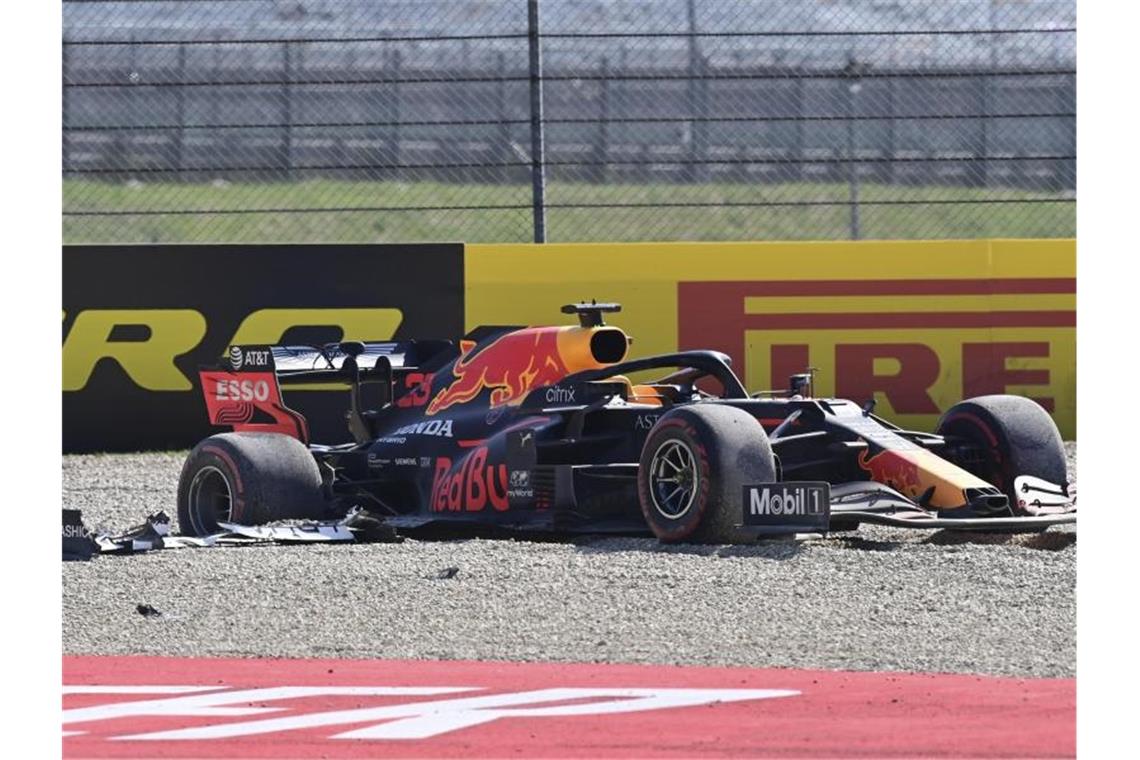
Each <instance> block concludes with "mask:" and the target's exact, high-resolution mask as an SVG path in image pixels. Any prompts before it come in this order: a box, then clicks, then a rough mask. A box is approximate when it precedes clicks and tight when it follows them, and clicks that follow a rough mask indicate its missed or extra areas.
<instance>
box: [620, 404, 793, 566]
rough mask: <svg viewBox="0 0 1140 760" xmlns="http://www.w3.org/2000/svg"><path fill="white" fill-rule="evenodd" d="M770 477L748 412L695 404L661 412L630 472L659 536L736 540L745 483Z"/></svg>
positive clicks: (764, 443)
mask: <svg viewBox="0 0 1140 760" xmlns="http://www.w3.org/2000/svg"><path fill="white" fill-rule="evenodd" d="M775 480H776V460H775V457H774V456H773V454H772V446H771V444H770V443H769V442H768V435H767V433H765V432H764V428H763V427H761V426H760V422H759V421H758V420H757V419H756V418H755V417H753V416H752V415H750V414H748V413H747V412H745V411H743V410H741V409H737V408H735V407H731V406H725V405H722V404H696V405H692V406H684V407H679V408H677V409H673V410H671V411H669V412H667V413H666V414H665V415H663V416H662V417H661V419H660V420H658V422H657V424H656V425H655V426H654V427H653V430H652V431H650V433H649V435H648V437H647V438H646V440H645V447H644V448H643V449H642V452H641V461H640V465H639V467H638V473H637V492H638V501H639V502H640V503H641V513H642V515H643V516H644V517H645V522H646V523H647V524H648V525H649V527H650V529H651V530H652V531H653V533H654V535H656V536H657V538H658V539H660V540H661V541H663V542H669V543H671V542H677V541H691V542H694V543H711V544H725V543H739V542H742V541H749V540H752V539H753V538H754V534H753V532H751V531H746V530H743V529H742V528H741V527H740V523H741V522H742V520H743V498H744V486H745V485H748V484H755V483H770V482H773V481H775Z"/></svg>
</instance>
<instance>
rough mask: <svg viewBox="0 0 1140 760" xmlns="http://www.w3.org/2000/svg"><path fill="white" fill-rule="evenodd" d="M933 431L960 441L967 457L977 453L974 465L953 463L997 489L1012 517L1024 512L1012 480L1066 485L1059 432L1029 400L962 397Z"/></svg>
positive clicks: (971, 460)
mask: <svg viewBox="0 0 1140 760" xmlns="http://www.w3.org/2000/svg"><path fill="white" fill-rule="evenodd" d="M936 432H937V433H938V434H939V435H945V436H948V437H956V438H959V439H963V440H965V441H966V442H967V444H968V446H969V450H970V451H971V453H975V452H980V454H981V456H980V460H979V461H974V459H975V458H974V457H969V458H965V459H961V460H960V461H955V463H956V464H958V465H959V466H961V467H963V468H965V469H967V470H969V471H971V472H973V473H974V474H975V475H977V476H978V477H980V478H982V479H983V480H985V481H987V482H989V483H992V484H993V485H995V486H997V487H998V488H1000V489H1001V490H1002V492H1003V493H1004V494H1005V495H1006V496H1007V497H1009V503H1010V505H1011V506H1012V508H1013V511H1014V513H1016V514H1024V513H1025V510H1024V509H1022V508H1021V507H1020V506H1018V498H1017V493H1016V490H1015V489H1014V487H1013V480H1014V478H1016V477H1017V476H1019V475H1032V476H1033V477H1035V478H1041V479H1043V480H1047V481H1049V482H1050V483H1056V484H1057V485H1066V484H1067V483H1068V477H1069V475H1068V463H1067V461H1066V459H1065V444H1064V441H1063V440H1061V433H1060V431H1059V430H1057V425H1056V423H1054V422H1053V418H1052V417H1050V416H1049V413H1048V412H1046V411H1045V410H1044V409H1042V408H1041V406H1040V405H1039V404H1037V403H1036V402H1035V401H1032V400H1030V399H1027V398H1023V397H1021V396H1007V395H994V396H978V397H977V398H972V399H967V400H966V401H962V402H960V403H957V404H955V405H954V406H952V407H950V409H949V410H948V411H947V412H946V414H944V415H942V419H941V420H939V422H938V429H937V431H936Z"/></svg>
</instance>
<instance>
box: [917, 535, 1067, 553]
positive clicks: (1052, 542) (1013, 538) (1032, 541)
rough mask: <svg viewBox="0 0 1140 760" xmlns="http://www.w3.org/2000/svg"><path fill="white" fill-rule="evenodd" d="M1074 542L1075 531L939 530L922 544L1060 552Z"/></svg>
mask: <svg viewBox="0 0 1140 760" xmlns="http://www.w3.org/2000/svg"><path fill="white" fill-rule="evenodd" d="M1076 542H1077V532H1076V531H1075V530H1046V531H1041V532H1039V533H978V532H975V531H962V530H940V531H938V532H936V533H932V534H931V535H930V536H928V537H927V538H926V539H925V540H924V541H923V542H922V543H924V544H934V545H936V546H953V545H955V544H989V545H1000V546H1021V547H1024V548H1026V549H1042V550H1044V551H1060V550H1061V549H1065V548H1067V547H1069V546H1072V545H1073V544H1075V543H1076Z"/></svg>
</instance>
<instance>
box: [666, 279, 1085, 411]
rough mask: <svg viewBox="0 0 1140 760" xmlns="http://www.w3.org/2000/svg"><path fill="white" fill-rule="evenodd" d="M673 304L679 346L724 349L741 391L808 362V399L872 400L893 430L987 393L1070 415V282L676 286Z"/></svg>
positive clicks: (780, 383) (768, 383)
mask: <svg viewBox="0 0 1140 760" xmlns="http://www.w3.org/2000/svg"><path fill="white" fill-rule="evenodd" d="M677 299H678V303H677V306H678V308H677V319H678V322H677V327H678V344H679V346H678V347H679V348H680V349H693V348H712V349H717V350H721V351H724V352H725V353H727V354H729V355H730V356H732V358H733V363H734V367H735V368H736V371H737V373H738V374H740V375H741V376H742V377H743V379H744V381H745V384H746V385H747V386H748V387H749V388H750V389H760V388H783V387H785V386H786V385H787V380H788V376H789V375H791V374H794V373H797V372H803V371H804V370H805V369H806V368H807V367H809V366H810V367H816V368H818V373H817V376H816V393H817V395H835V396H839V397H842V398H852V399H855V400H858V401H862V400H865V399H870V398H875V399H876V400H877V401H878V402H879V403H880V404H881V406H880V411H882V412H884V413H886V415H887V416H890V417H898V418H900V422H901V424H904V425H908V424H909V425H916V426H926V425H930V424H933V423H934V422H935V421H936V419H937V417H938V415H939V414H940V413H941V412H942V411H944V410H945V409H947V408H948V407H949V406H950V405H951V404H953V403H955V402H956V401H958V400H959V399H962V398H969V397H971V396H980V395H985V394H990V393H1015V394H1018V395H1024V396H1027V397H1029V398H1032V399H1034V400H1035V401H1037V402H1038V403H1040V404H1041V405H1042V406H1043V407H1044V408H1045V409H1046V410H1048V411H1050V412H1053V413H1054V416H1055V417H1056V418H1057V419H1058V422H1059V423H1060V424H1061V425H1062V427H1063V428H1064V427H1066V424H1065V423H1066V421H1067V420H1070V419H1071V417H1072V414H1073V412H1074V410H1073V409H1072V407H1071V404H1072V401H1071V399H1072V397H1073V392H1072V388H1070V387H1068V385H1067V383H1069V382H1070V381H1069V380H1067V378H1071V377H1072V366H1073V364H1074V363H1075V361H1076V357H1075V338H1074V336H1075V327H1076V310H1075V309H1076V304H1075V300H1076V280H1075V279H1074V278H1064V277H1039V278H1008V279H1002V278H994V279H982V278H978V279H896V280H891V279H878V280H776V281H765V282H760V281H746V282H680V283H678V286H677ZM1062 383H1066V384H1064V385H1063V384H1062Z"/></svg>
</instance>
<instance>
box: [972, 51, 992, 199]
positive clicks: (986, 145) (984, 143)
mask: <svg viewBox="0 0 1140 760" xmlns="http://www.w3.org/2000/svg"><path fill="white" fill-rule="evenodd" d="M991 79H993V77H989V76H986V75H985V74H984V73H983V74H982V75H981V76H979V77H978V84H977V87H978V98H979V100H980V101H981V106H982V107H981V109H980V110H981V112H982V118H981V119H979V120H978V144H977V147H976V150H977V153H978V158H979V159H980V160H979V161H978V165H979V167H980V171H978V172H977V173H976V174H975V176H974V177H972V178H971V179H972V181H971V182H969V184H971V185H976V186H979V187H989V184H990V162H989V157H990V118H991V116H992V113H993V94H992V93H991V91H990V88H991V84H990V80H991Z"/></svg>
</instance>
